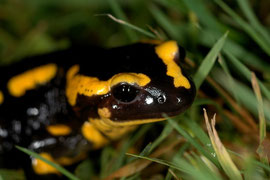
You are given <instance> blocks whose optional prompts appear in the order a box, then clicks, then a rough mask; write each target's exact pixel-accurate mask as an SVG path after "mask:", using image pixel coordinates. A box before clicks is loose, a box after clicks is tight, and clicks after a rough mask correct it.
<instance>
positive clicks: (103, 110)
mask: <svg viewBox="0 0 270 180" xmlns="http://www.w3.org/2000/svg"><path fill="white" fill-rule="evenodd" d="M98 114H99V116H100V117H101V118H110V117H111V112H110V110H109V109H108V108H99V109H98Z"/></svg>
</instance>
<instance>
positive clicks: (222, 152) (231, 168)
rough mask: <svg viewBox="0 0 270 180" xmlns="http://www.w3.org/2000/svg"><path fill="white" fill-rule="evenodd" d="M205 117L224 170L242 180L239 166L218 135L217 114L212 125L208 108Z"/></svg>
mask: <svg viewBox="0 0 270 180" xmlns="http://www.w3.org/2000/svg"><path fill="white" fill-rule="evenodd" d="M204 119H205V123H206V127H207V131H208V134H209V137H210V140H211V142H212V146H213V148H214V150H215V152H216V155H217V158H218V160H219V162H220V164H221V166H222V168H223V170H224V171H225V173H226V174H227V176H228V177H230V179H235V180H242V176H241V173H240V171H239V170H238V169H237V167H236V166H235V164H234V163H233V161H232V159H231V157H230V155H229V153H228V152H227V150H226V148H225V147H224V146H223V144H222V143H221V141H220V139H219V137H218V134H217V131H216V129H215V123H216V119H215V115H214V117H213V118H212V119H211V125H210V123H209V120H208V116H207V113H206V110H205V109H204Z"/></svg>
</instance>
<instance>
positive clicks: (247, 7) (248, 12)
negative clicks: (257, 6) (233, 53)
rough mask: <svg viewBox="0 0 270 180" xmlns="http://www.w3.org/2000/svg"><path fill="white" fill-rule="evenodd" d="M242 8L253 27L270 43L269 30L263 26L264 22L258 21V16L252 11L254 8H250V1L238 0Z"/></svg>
mask: <svg viewBox="0 0 270 180" xmlns="http://www.w3.org/2000/svg"><path fill="white" fill-rule="evenodd" d="M237 2H238V4H239V6H240V8H241V10H242V11H243V13H244V14H245V16H246V17H247V19H248V20H249V22H250V24H251V25H252V27H253V28H254V29H255V30H256V31H257V32H258V33H260V34H261V35H262V36H263V38H265V40H266V41H267V42H268V44H270V36H269V33H268V32H267V30H266V29H265V28H264V27H263V26H262V24H261V23H260V22H259V21H258V19H257V17H256V16H255V14H254V12H253V11H252V9H251V8H250V5H249V3H250V2H249V1H246V0H237Z"/></svg>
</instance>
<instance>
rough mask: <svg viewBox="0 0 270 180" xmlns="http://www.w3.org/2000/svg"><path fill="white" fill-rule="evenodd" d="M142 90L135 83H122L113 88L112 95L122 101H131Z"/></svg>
mask: <svg viewBox="0 0 270 180" xmlns="http://www.w3.org/2000/svg"><path fill="white" fill-rule="evenodd" d="M139 92H140V90H139V89H138V88H136V87H134V86H133V85H130V84H127V83H122V84H119V85H116V86H114V87H113V88H112V95H113V97H114V98H115V99H117V100H118V101H120V102H124V103H129V102H131V101H133V100H134V99H135V98H136V97H137V95H138V94H139Z"/></svg>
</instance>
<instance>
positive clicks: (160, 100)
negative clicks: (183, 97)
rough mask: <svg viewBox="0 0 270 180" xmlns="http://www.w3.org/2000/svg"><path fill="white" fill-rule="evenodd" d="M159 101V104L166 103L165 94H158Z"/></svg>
mask: <svg viewBox="0 0 270 180" xmlns="http://www.w3.org/2000/svg"><path fill="white" fill-rule="evenodd" d="M157 101H158V103H159V104H163V103H165V102H166V96H165V95H160V96H158V98H157Z"/></svg>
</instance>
